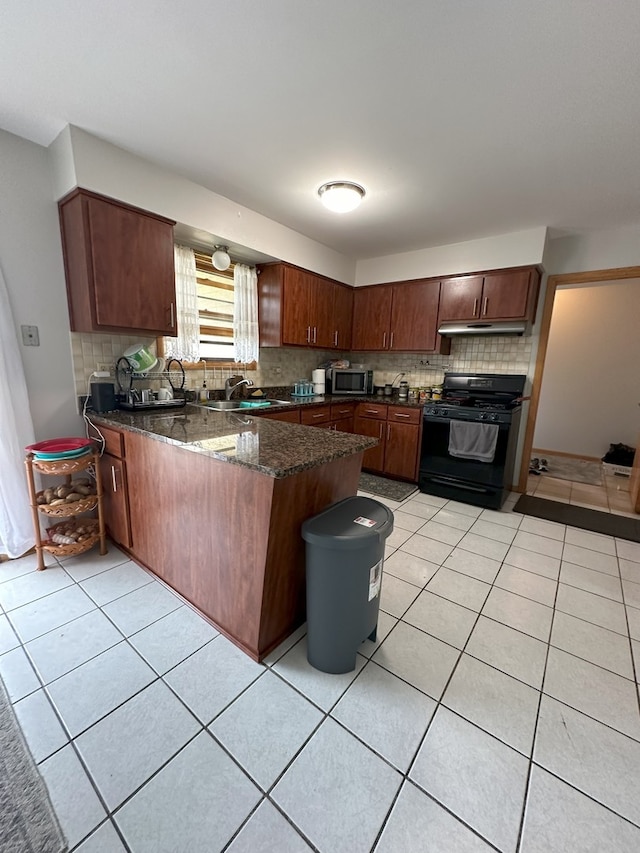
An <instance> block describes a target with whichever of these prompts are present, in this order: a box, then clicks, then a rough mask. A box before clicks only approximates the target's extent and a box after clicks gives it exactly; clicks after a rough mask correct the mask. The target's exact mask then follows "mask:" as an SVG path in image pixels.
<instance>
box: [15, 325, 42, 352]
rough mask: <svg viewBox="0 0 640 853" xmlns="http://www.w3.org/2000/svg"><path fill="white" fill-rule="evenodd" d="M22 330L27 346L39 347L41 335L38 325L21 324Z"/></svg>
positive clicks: (23, 341) (24, 342)
mask: <svg viewBox="0 0 640 853" xmlns="http://www.w3.org/2000/svg"><path fill="white" fill-rule="evenodd" d="M20 329H21V331H22V343H23V344H24V346H25V347H39V346H40V335H39V334H38V327H37V326H20Z"/></svg>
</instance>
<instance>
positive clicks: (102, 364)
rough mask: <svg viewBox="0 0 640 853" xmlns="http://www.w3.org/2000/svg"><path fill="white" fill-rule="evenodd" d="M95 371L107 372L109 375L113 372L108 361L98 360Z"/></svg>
mask: <svg viewBox="0 0 640 853" xmlns="http://www.w3.org/2000/svg"><path fill="white" fill-rule="evenodd" d="M96 373H108V374H109V376H111V374H112V373H113V365H112V364H109V362H108V361H99V362H98V363H97V364H96Z"/></svg>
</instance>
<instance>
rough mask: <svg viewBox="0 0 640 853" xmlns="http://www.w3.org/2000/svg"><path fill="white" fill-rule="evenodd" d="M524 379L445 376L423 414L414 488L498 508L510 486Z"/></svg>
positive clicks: (494, 376)
mask: <svg viewBox="0 0 640 853" xmlns="http://www.w3.org/2000/svg"><path fill="white" fill-rule="evenodd" d="M525 382H526V376H523V375H513V374H493V373H492V374H479V373H473V374H472V373H446V374H445V377H444V383H443V386H442V399H441V400H437V401H435V400H434V401H432V402H430V403H427V404H426V405H425V407H424V410H423V419H424V424H423V433H422V448H421V454H420V477H419V483H418V485H419V488H420V490H421V491H422V492H425V493H428V494H435V495H438V496H440V497H445V498H453V499H456V500H459V501H462V502H463V503H471V504H475V505H477V506H486V507H491V508H494V509H498V508H499V507H500V506H502V504H503V502H504V500H505V498H506V496H507V494H508V492H509V486H510V485H511V483H512V477H513V469H514V463H515V455H516V445H517V438H518V430H519V425H520V414H521V408H522V406H521V404H522V397H523V393H524V387H525Z"/></svg>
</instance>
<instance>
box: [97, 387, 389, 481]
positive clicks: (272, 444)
mask: <svg viewBox="0 0 640 853" xmlns="http://www.w3.org/2000/svg"><path fill="white" fill-rule="evenodd" d="M280 399H286V397H281V398H280ZM345 399H349V400H354V399H356V398H353V397H349V398H344V397H341V398H339V399H338V398H331V397H327V398H317V397H316V398H313V399H312V400H305V401H304V402H303V403H301V405H324V404H325V403H326V402H327V401H331V402H344V400H345ZM357 399H362V398H357ZM367 399H370V398H367ZM373 399H376V400H377V399H378V398H373ZM293 401H295V402H297V400H296V398H292V402H293ZM287 408H289V407H288V406H272V407H270V411H273V410H285V409H287ZM90 418H91V421H92V422H93V423H95V425H96V426H97V427H98V428H100V425H101V424H103V425H104V426H111V427H115V428H116V429H123V430H128V431H131V432H137V433H142V434H143V435H147V436H148V437H149V438H151V439H154V440H156V441H164V442H166V443H168V444H173V445H176V446H179V447H183V448H184V449H185V450H187V451H190V452H193V453H200V454H202V455H203V456H209V457H211V458H213V459H218V460H220V461H222V462H230V463H232V464H235V465H242V466H244V467H246V468H251V469H253V470H255V471H258V472H260V473H261V474H266V475H267V476H270V477H276V478H281V477H288V476H290V475H292V474H296V473H298V472H299V471H304V470H306V469H308V468H315V467H317V466H319V465H325V464H327V463H328V462H333V461H335V460H336V459H341V458H344V457H346V456H351V455H352V454H354V453H359V452H360V451H363V450H368V449H369V448H370V447H375V445H376V444H377V443H378V439H376V438H369V437H368V436H363V435H354V434H351V433H346V432H339V431H335V430H329V429H319V428H317V427H311V426H301V425H299V424H289V423H283V422H282V421H276V420H271V419H267V418H260V417H259V416H254V415H251V414H248V413H247V414H245V413H244V412H220V411H215V410H213V409H209V408H207V407H206V406H201V405H195V404H192V403H187V405H186V406H184V408H181V409H172V410H167V409H161V410H158V411H157V412H156V411H153V410H146V411H144V410H143V411H139V412H131V411H114V412H106V413H104V414H100V415H99V414H96V413H93V412H92V413H90Z"/></svg>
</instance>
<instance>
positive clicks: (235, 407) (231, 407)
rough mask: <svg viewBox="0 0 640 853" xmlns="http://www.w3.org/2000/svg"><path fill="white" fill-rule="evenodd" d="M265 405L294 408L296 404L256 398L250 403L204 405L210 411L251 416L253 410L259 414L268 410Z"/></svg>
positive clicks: (229, 401)
mask: <svg viewBox="0 0 640 853" xmlns="http://www.w3.org/2000/svg"><path fill="white" fill-rule="evenodd" d="M242 402H245V403H249V402H256V403H262V404H263V405H261V406H250V405H244V406H242V405H241V403H242ZM264 403H269V404H270V405H272V406H293V405H294V403H293V402H292V401H291V400H274V399H271V398H267V397H261V398H256V399H255V400H253V401H249V400H246V401H243V400H208V401H207V402H206V403H204V404H203V405H205V406H206V407H207V408H208V409H217V410H218V411H226V412H246V413H247V414H250V413H251V411H252V410H255V411H256V412H259V411H260V410H261V409H262V408H265V409H266V408H267V406H265V405H264Z"/></svg>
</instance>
